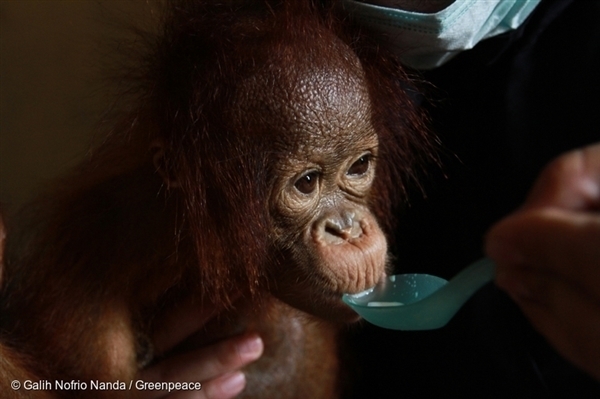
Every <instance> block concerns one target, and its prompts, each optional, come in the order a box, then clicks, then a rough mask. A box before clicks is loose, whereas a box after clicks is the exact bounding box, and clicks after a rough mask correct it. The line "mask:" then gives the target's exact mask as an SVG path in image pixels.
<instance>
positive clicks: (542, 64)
mask: <svg viewBox="0 0 600 399" xmlns="http://www.w3.org/2000/svg"><path fill="white" fill-rule="evenodd" d="M599 17H600V1H581V0H578V1H550V0H547V1H542V3H541V4H540V5H539V6H538V7H537V8H536V9H535V10H534V12H533V13H532V15H531V16H530V17H529V18H528V19H527V21H525V23H524V24H523V25H522V26H521V27H520V28H519V29H517V30H515V31H513V32H510V33H507V34H504V35H502V36H498V37H495V38H492V39H488V40H485V41H483V42H481V43H479V44H478V45H477V46H476V47H475V48H474V49H473V50H470V51H467V52H464V53H463V54H460V55H459V56H457V57H456V58H455V59H453V60H452V61H450V62H449V63H448V64H446V65H444V66H442V67H440V68H438V69H437V70H433V71H430V72H427V73H424V77H425V79H426V80H428V81H430V82H431V83H432V85H433V86H434V87H435V89H433V90H432V93H429V94H428V97H429V99H430V101H429V102H428V104H427V107H428V108H429V111H430V116H431V120H432V124H433V130H434V131H435V133H436V134H437V135H438V136H439V137H440V139H441V141H442V143H443V145H444V148H443V154H442V158H443V167H442V170H441V171H439V173H437V176H436V174H435V173H433V175H432V176H431V178H430V179H429V180H427V181H425V186H426V194H427V197H426V198H420V195H419V194H418V193H417V194H416V195H413V196H412V199H411V206H410V207H409V208H408V210H407V212H406V215H404V217H402V218H401V219H400V227H399V229H398V235H397V240H396V241H397V242H398V244H397V248H395V255H396V256H397V258H398V261H397V267H396V268H397V270H396V272H401V273H406V272H421V273H429V274H436V275H439V276H442V277H445V278H449V277H452V276H453V275H454V274H456V272H457V271H458V270H460V269H462V268H463V267H465V266H466V265H468V264H469V263H470V262H472V261H474V260H476V259H478V258H480V257H481V256H482V250H481V248H482V237H483V235H484V233H485V232H486V230H487V229H488V228H489V227H490V226H491V225H492V224H493V223H494V222H496V221H498V220H500V219H501V218H502V217H503V216H506V215H508V214H509V213H510V212H511V211H512V210H514V209H515V208H517V207H518V206H519V205H520V204H521V203H522V202H523V200H524V198H525V196H526V193H527V192H528V190H529V189H530V188H531V186H532V184H533V181H534V180H535V178H536V177H537V175H538V174H539V172H540V171H541V169H542V168H543V166H544V165H546V164H547V163H548V162H549V161H550V160H551V159H553V158H555V157H556V156H558V155H559V154H561V153H564V152H565V151H567V150H570V149H573V148H576V147H581V146H584V145H586V144H590V143H593V142H596V141H600V24H599V23H598V18H599ZM598 338H599V339H600V337H598ZM352 345H353V346H354V347H358V348H359V359H358V363H359V365H360V367H361V368H362V370H361V375H362V376H363V377H361V379H360V381H359V382H358V384H359V386H357V387H356V389H355V391H354V392H353V393H354V394H356V397H361V398H386V397H393V398H402V397H405V398H417V397H419V398H428V397H436V398H444V397H455V398H462V397H467V396H466V395H469V396H470V397H476V398H490V397H492V398H493V397H499V398H578V399H581V398H592V397H593V398H600V384H599V383H597V382H595V381H594V380H592V379H591V378H590V377H589V376H587V375H585V374H583V373H581V372H579V371H578V370H577V369H575V367H573V366H571V365H570V364H569V363H567V362H566V361H564V360H563V359H561V358H560V357H559V356H558V355H557V354H556V353H555V352H554V350H553V349H552V348H551V347H550V346H549V345H548V344H547V343H546V342H545V341H544V338H543V337H541V336H540V335H539V334H537V333H536V332H535V331H534V330H533V329H532V327H531V326H530V325H529V323H528V322H527V321H526V319H525V318H524V317H523V316H522V314H521V313H520V311H519V309H518V308H517V307H516V305H514V304H513V303H512V302H511V301H510V299H508V297H507V296H506V295H504V294H503V293H502V292H501V291H500V290H498V289H497V288H496V287H495V286H494V285H493V284H490V285H489V286H486V287H484V289H482V290H481V291H480V292H479V293H478V294H477V295H476V296H474V297H473V298H472V299H471V301H469V303H468V304H467V305H466V306H465V307H464V308H463V309H462V310H461V311H460V312H459V314H458V315H457V316H456V317H455V319H453V320H452V321H451V322H450V324H449V325H448V326H446V327H445V328H443V329H440V330H435V331H425V332H398V331H390V330H384V329H380V328H377V327H374V326H370V325H369V326H365V328H364V329H363V330H361V331H360V332H358V331H357V332H356V335H355V337H353V341H352Z"/></svg>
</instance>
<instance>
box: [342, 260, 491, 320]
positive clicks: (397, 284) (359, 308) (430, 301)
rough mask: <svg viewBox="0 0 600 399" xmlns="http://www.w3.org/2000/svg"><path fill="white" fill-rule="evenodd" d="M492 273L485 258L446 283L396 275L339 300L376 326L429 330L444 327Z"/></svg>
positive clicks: (426, 276) (423, 277)
mask: <svg viewBox="0 0 600 399" xmlns="http://www.w3.org/2000/svg"><path fill="white" fill-rule="evenodd" d="M494 274H495V265H494V263H493V262H492V260H491V259H487V258H485V259H481V260H479V261H477V262H475V263H473V264H471V265H470V266H469V267H467V268H466V269H464V270H462V271H461V272H460V273H458V274H457V275H456V276H455V277H454V278H452V279H451V280H450V281H446V280H444V279H443V278H440V277H436V276H432V275H429V274H397V275H394V276H388V277H387V278H386V279H385V281H383V282H381V283H379V284H377V285H376V286H375V287H373V288H371V289H368V290H366V291H363V292H359V293H358V294H345V295H343V297H342V300H343V301H344V302H345V303H346V304H347V305H348V306H350V307H351V308H352V309H354V311H355V312H356V313H358V314H359V315H361V316H362V317H363V318H364V319H365V320H367V321H368V322H369V323H372V324H375V325H376V326H379V327H384V328H389V329H393V330H433V329H436V328H440V327H443V326H445V325H446V324H447V323H448V322H449V321H450V319H452V317H453V316H454V315H455V314H456V312H458V310H459V309H460V308H461V307H462V306H463V305H464V303H465V302H466V301H467V300H468V299H469V298H470V297H471V296H472V295H473V294H474V293H475V292H476V291H477V290H479V288H481V287H482V286H483V285H484V284H486V283H488V282H489V281H491V280H492V279H493V278H494Z"/></svg>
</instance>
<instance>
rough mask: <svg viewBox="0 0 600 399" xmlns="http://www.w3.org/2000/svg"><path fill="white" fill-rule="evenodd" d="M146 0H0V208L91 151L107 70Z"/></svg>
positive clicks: (105, 96) (106, 99) (9, 207)
mask: <svg viewBox="0 0 600 399" xmlns="http://www.w3.org/2000/svg"><path fill="white" fill-rule="evenodd" d="M147 3H148V4H149V3H152V0H149V1H148V2H146V1H131V0H128V1H125V0H70V1H66V0H61V1H58V0H39V1H35V0H15V1H5V0H0V209H2V212H4V213H9V214H10V213H12V212H14V211H15V210H16V209H17V208H18V207H19V206H20V205H21V204H23V203H24V202H25V201H26V200H28V199H30V198H31V197H32V196H33V195H34V194H35V193H36V192H39V191H40V190H41V189H42V188H43V187H44V186H45V185H46V184H48V182H49V181H50V180H51V179H52V178H53V177H55V176H57V175H60V174H63V173H64V172H65V171H67V170H68V169H69V168H70V167H72V166H73V165H74V164H76V163H77V161H78V160H79V159H81V157H83V156H84V155H85V153H86V152H87V151H88V149H89V146H90V143H91V140H92V137H93V135H94V133H95V132H96V131H97V130H98V129H97V127H98V123H99V121H100V119H101V117H102V115H103V113H104V112H105V111H106V110H107V108H108V106H109V105H110V104H111V98H110V94H109V89H110V88H109V87H108V86H110V84H111V82H110V80H108V79H106V77H107V76H106V68H107V66H110V64H111V63H112V61H113V59H114V58H115V52H116V51H115V50H116V48H117V47H118V43H119V40H120V39H121V38H125V37H126V36H127V33H128V31H127V29H126V25H131V23H135V24H136V25H138V23H137V22H138V20H143V19H144V18H147V17H148V15H147V13H148V12H149V10H148V7H147V6H148V4H147Z"/></svg>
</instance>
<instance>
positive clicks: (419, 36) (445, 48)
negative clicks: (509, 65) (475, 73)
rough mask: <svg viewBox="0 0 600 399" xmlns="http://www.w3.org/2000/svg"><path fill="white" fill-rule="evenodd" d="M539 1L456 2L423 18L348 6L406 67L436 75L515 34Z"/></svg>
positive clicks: (348, 1) (357, 4)
mask: <svg viewBox="0 0 600 399" xmlns="http://www.w3.org/2000/svg"><path fill="white" fill-rule="evenodd" d="M539 3H540V0H456V1H455V2H454V3H452V4H451V5H449V6H448V7H446V8H445V9H443V10H442V11H439V12H437V13H435V14H423V13H418V12H410V11H404V10H398V9H393V8H386V7H380V6H375V5H371V4H365V3H360V2H357V1H353V0H343V6H344V8H345V9H346V10H347V11H348V12H349V13H351V15H352V16H353V17H354V18H356V19H357V20H358V22H359V23H361V24H363V25H365V26H367V27H369V28H371V29H374V30H376V31H379V32H381V33H382V38H386V39H383V40H389V42H390V43H389V44H390V46H391V48H392V50H394V51H395V52H396V54H397V55H398V56H399V57H400V61H402V63H404V64H405V65H408V66H410V67H412V68H417V69H431V68H435V67H438V66H440V65H442V64H444V63H445V62H447V61H449V60H450V59H452V57H454V56H455V55H457V54H458V53H460V52H461V51H464V50H468V49H471V48H473V47H474V46H475V45H476V44H477V43H479V41H481V40H483V39H487V38H490V37H492V36H496V35H499V34H501V33H504V32H507V31H509V30H511V29H516V28H517V27H518V26H519V25H521V23H522V22H523V21H524V20H525V19H526V18H527V17H528V16H529V14H530V13H531V12H532V11H533V9H534V8H535V7H536V6H537V5H538V4H539Z"/></svg>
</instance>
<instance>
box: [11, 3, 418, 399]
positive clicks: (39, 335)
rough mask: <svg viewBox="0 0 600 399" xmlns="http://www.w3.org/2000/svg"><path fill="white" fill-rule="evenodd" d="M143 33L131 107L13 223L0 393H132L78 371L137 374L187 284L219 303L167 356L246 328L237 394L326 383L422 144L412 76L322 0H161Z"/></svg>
mask: <svg viewBox="0 0 600 399" xmlns="http://www.w3.org/2000/svg"><path fill="white" fill-rule="evenodd" d="M152 43H153V44H152V46H151V48H150V49H149V51H148V53H147V54H148V55H147V57H146V58H145V59H144V61H145V62H144V63H143V64H142V65H141V66H140V68H145V69H144V71H145V73H144V74H143V78H141V79H140V80H139V83H138V85H137V86H136V88H137V93H139V95H138V96H137V98H136V99H135V103H134V105H132V106H130V107H128V109H127V111H126V113H125V114H124V115H123V116H122V118H121V120H119V121H118V122H117V124H116V127H115V128H114V130H113V131H112V132H111V134H109V135H108V136H107V138H106V140H105V141H104V142H103V143H102V144H101V145H100V146H99V147H98V148H96V149H95V150H94V151H93V152H92V155H91V156H90V158H89V159H86V160H85V161H84V162H83V163H82V164H81V165H80V166H79V167H78V169H77V170H76V171H75V172H74V173H73V174H71V175H70V176H68V177H67V178H65V179H64V180H62V181H60V182H58V183H56V185H55V186H54V187H53V188H52V190H50V191H49V192H48V193H46V194H45V195H44V196H42V197H41V199H40V200H39V201H38V202H36V203H35V204H33V205H32V206H31V207H30V208H29V209H30V210H29V212H28V214H29V215H31V216H30V217H29V218H28V219H21V220H19V221H18V222H16V223H15V224H17V225H18V227H15V228H14V229H11V228H10V226H9V234H8V239H7V246H6V257H5V270H4V276H3V280H2V282H3V286H2V293H1V297H0V311H1V315H2V317H1V322H0V327H1V334H2V335H1V342H2V345H1V346H0V349H1V350H2V360H3V362H2V367H1V368H0V388H1V389H2V391H3V392H9V393H10V394H14V395H15V397H17V398H30V397H36V394H37V395H38V396H39V397H61V398H62V397H110V398H114V397H119V395H121V397H136V396H137V395H138V394H139V392H138V391H136V389H135V387H134V388H133V389H131V390H129V389H126V390H108V391H101V390H94V389H91V383H90V381H101V382H114V381H120V382H125V384H126V385H127V386H128V385H129V382H130V381H135V380H136V375H137V374H138V371H139V370H140V367H144V366H146V365H147V364H148V363H149V362H152V361H157V360H160V359H156V356H153V353H152V351H151V347H152V345H151V344H149V342H148V337H152V336H153V332H154V331H155V329H156V326H157V323H159V321H160V320H161V319H162V316H164V315H165V314H168V313H169V311H170V310H171V309H174V308H175V307H176V306H177V304H178V303H181V302H182V301H184V300H189V298H190V297H191V298H192V300H194V301H197V303H198V306H206V304H207V303H210V304H212V306H214V307H215V308H216V310H217V312H218V313H219V317H217V318H216V319H215V321H214V322H212V323H209V325H207V326H206V328H204V329H203V330H202V331H200V332H198V333H196V334H195V335H194V336H192V337H189V339H187V340H186V342H184V343H183V344H182V345H180V346H179V347H178V348H176V349H175V350H174V351H172V352H170V353H168V354H166V355H165V356H168V355H172V354H173V353H175V352H181V351H185V350H189V349H190V348H194V347H197V346H199V345H204V344H207V343H210V342H213V341H214V340H216V339H219V338H223V337H226V336H231V335H233V334H236V333H239V332H242V331H256V332H258V333H259V334H260V335H261V337H262V338H263V340H264V343H265V353H264V355H263V357H262V358H261V359H260V360H259V361H257V362H256V363H254V364H252V365H251V366H249V367H247V369H245V373H246V376H247V381H248V383H247V388H246V390H245V391H244V393H243V394H242V397H244V398H283V399H285V398H333V397H336V396H340V395H341V394H342V386H341V384H340V378H339V376H340V373H339V372H340V369H341V366H342V365H341V364H340V361H339V356H338V341H339V340H338V335H339V332H340V326H341V325H343V323H348V322H353V321H356V320H357V319H358V317H357V315H356V314H355V313H353V312H352V311H351V310H350V309H349V308H348V307H346V306H345V305H344V304H343V303H342V302H341V296H342V294H343V293H346V292H351V293H355V292H359V291H361V290H364V289H367V288H369V287H371V286H373V285H374V284H376V282H377V281H378V280H379V279H380V278H382V276H384V275H385V273H386V270H385V269H386V262H387V244H386V233H387V232H389V231H390V230H391V225H392V218H391V216H390V215H392V214H393V211H392V209H393V208H394V207H395V206H396V205H398V204H399V203H401V199H402V197H403V195H404V189H403V187H404V186H403V182H406V181H409V180H410V179H412V178H413V177H414V176H413V174H414V172H413V171H414V170H415V165H416V164H417V162H418V161H419V158H420V157H421V156H423V154H427V151H428V148H429V144H428V142H429V141H428V138H427V137H426V135H425V133H424V129H423V124H422V119H421V117H420V115H419V113H418V112H417V111H416V110H415V106H414V105H413V104H412V101H411V99H410V98H409V96H408V95H407V94H406V89H407V88H408V87H410V82H409V80H408V79H407V77H406V75H405V74H404V72H403V71H402V70H401V68H400V67H399V65H398V63H397V62H396V61H395V60H394V59H393V58H392V57H391V56H388V55H386V54H385V53H384V52H383V51H382V50H379V49H377V48H376V47H375V46H371V45H370V44H369V42H368V40H367V36H365V35H363V34H359V32H357V30H356V29H354V28H353V26H352V24H350V23H348V22H347V21H343V20H342V19H341V18H340V17H339V16H338V14H337V9H336V7H334V6H333V5H332V4H328V3H327V2H321V1H314V2H311V1H285V2H283V1H270V0H264V1H258V0H257V1H230V2H225V3H219V4H215V3H213V2H208V1H207V2H200V1H198V2H191V1H180V2H179V1H171V2H169V3H168V10H167V11H166V12H165V17H164V24H163V28H162V30H161V33H160V34H159V35H158V36H157V37H156V38H155V40H153V41H152ZM384 232H385V233H384ZM240 293H241V298H240V297H239V295H240ZM234 299H236V300H235V301H234ZM153 357H154V358H153ZM19 378H20V379H30V380H49V381H81V382H84V383H86V384H87V387H83V386H81V387H80V389H79V390H69V391H57V390H53V391H43V392H42V391H37V392H32V391H25V390H23V389H21V390H19V391H14V390H12V389H11V388H10V387H8V384H9V383H10V381H11V380H12V379H19Z"/></svg>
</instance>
